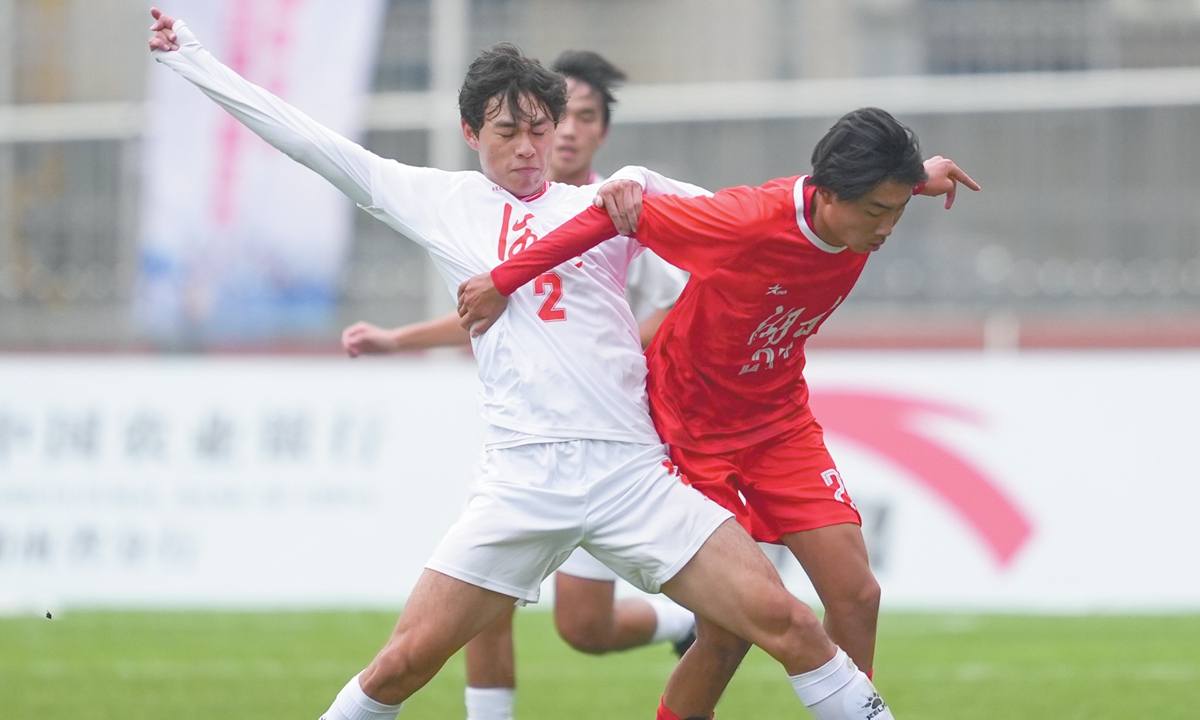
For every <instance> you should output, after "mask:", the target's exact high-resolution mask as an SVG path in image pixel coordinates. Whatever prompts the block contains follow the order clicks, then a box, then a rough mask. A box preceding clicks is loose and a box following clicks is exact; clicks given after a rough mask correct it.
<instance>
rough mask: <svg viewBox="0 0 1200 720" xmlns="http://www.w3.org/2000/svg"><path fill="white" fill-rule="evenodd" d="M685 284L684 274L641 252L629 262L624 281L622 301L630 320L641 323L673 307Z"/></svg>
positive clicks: (655, 256) (651, 254) (653, 256)
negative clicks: (626, 306)
mask: <svg viewBox="0 0 1200 720" xmlns="http://www.w3.org/2000/svg"><path fill="white" fill-rule="evenodd" d="M687 281H688V274H687V272H685V271H683V270H680V269H679V268H677V267H675V266H674V265H672V264H670V263H668V262H667V261H666V260H663V259H662V258H660V257H659V256H657V255H655V254H654V252H653V251H651V250H644V251H643V252H642V254H641V255H638V256H637V257H636V258H634V259H633V262H631V263H629V272H628V274H627V275H626V278H625V300H626V301H627V302H628V303H629V309H630V310H632V311H633V317H634V319H636V320H637V321H638V322H639V323H641V322H644V321H645V320H646V318H648V317H650V316H651V315H653V314H654V313H655V312H658V311H659V310H670V309H671V308H673V307H675V301H676V300H678V299H679V293H681V292H683V288H684V286H685V285H687Z"/></svg>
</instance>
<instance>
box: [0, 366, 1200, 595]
mask: <svg viewBox="0 0 1200 720" xmlns="http://www.w3.org/2000/svg"><path fill="white" fill-rule="evenodd" d="M808 376H809V379H810V383H811V385H812V389H813V396H812V397H813V400H812V402H813V407H814V410H815V412H816V415H817V418H818V420H819V421H820V422H821V423H822V425H823V426H824V428H825V431H826V440H827V442H828V445H829V447H830V450H831V452H832V454H833V456H834V459H835V460H836V461H837V463H838V475H839V477H840V479H841V480H842V482H844V483H845V486H846V487H847V488H848V490H849V494H850V497H851V498H852V500H853V501H854V502H855V503H856V504H857V506H858V508H859V509H860V510H861V511H862V514H863V517H864V523H865V525H864V531H865V534H866V537H867V541H868V546H869V549H870V552H871V554H872V561H873V563H874V565H875V569H876V572H877V574H878V577H879V579H880V581H881V583H882V585H883V588H884V607H885V609H887V608H891V609H963V610H1015V611H1021V610H1035V611H1070V612H1077V611H1145V610H1150V611H1154V610H1177V609H1182V610H1191V611H1195V610H1197V609H1200V576H1198V575H1197V574H1196V573H1193V572H1188V568H1189V567H1190V565H1189V562H1191V559H1193V558H1196V557H1198V556H1200V531H1198V530H1197V524H1196V523H1195V521H1194V520H1193V516H1194V515H1195V513H1196V508H1197V507H1200V443H1198V442H1197V438H1200V353H1197V352H1177V353H1047V354H1022V355H1015V354H1014V355H982V354H977V353H961V354H956V353H833V352H825V353H813V354H812V356H811V357H810V358H809V369H808ZM0 377H4V378H5V382H4V383H3V384H2V385H0V609H3V608H6V607H7V608H22V609H23V608H30V609H34V610H37V609H38V608H39V607H41V606H42V605H46V606H48V607H53V606H61V605H95V604H103V605H118V606H121V605H135V606H204V607H243V606H259V607H261V606H279V605H286V606H382V607H395V606H397V605H398V604H399V603H400V602H401V600H402V598H403V597H404V596H405V594H406V593H407V592H408V591H409V589H410V588H411V587H412V583H413V582H415V580H416V577H417V576H418V574H419V573H420V571H421V567H422V565H423V563H424V561H425V560H426V559H427V557H428V556H429V554H430V553H431V552H432V549H433V547H434V545H435V544H436V542H437V540H438V539H439V538H440V537H441V535H442V533H443V532H444V531H445V530H446V528H447V527H449V525H450V524H451V523H452V522H453V520H454V519H455V518H456V517H457V515H458V513H459V510H460V509H461V506H462V502H463V499H464V498H465V496H466V492H467V488H468V486H469V483H470V480H471V477H472V474H473V469H474V466H475V462H476V459H477V458H478V456H479V449H480V444H481V441H482V426H481V421H480V420H479V419H478V417H477V415H476V413H475V400H474V392H475V388H476V383H477V381H476V379H475V372H474V366H473V363H472V362H471V361H470V360H468V359H465V358H462V357H460V356H457V355H454V356H438V357H430V358H427V359H400V360H390V361H368V362H362V361H356V362H350V361H348V360H341V359H335V358H329V359H286V358H263V359H212V358H209V359H204V358H196V359H169V358H151V357H147V358H136V359H130V358H88V357H69V358H68V357H64V358H44V357H36V358H31V357H7V358H0ZM837 479H838V478H832V477H831V486H832V483H833V482H836V480H837ZM1181 558H1182V559H1183V562H1181V561H1180V559H1181ZM782 567H783V570H784V578H785V580H786V581H787V582H788V583H789V585H790V586H791V587H793V589H795V591H796V592H797V593H798V594H800V595H801V596H802V597H805V598H806V599H813V594H812V590H811V588H809V587H807V586H806V584H805V583H804V581H803V577H802V574H801V573H800V571H799V568H798V567H797V566H796V565H795V564H794V561H790V560H789V561H786V562H784V563H782Z"/></svg>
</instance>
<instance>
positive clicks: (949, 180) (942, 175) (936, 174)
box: [917, 155, 980, 210]
mask: <svg viewBox="0 0 1200 720" xmlns="http://www.w3.org/2000/svg"><path fill="white" fill-rule="evenodd" d="M925 173H926V174H927V175H929V179H928V180H926V181H925V184H924V185H923V186H921V189H920V190H919V191H918V192H917V194H918V195H928V196H930V197H937V196H938V195H945V196H946V209H947V210H949V209H950V206H952V205H953V204H954V196H955V193H957V192H958V184H959V183H960V182H961V183H962V184H963V185H966V186H967V187H969V188H971V189H972V190H976V191H978V190H979V189H980V188H979V183H977V182H975V181H974V180H972V179H971V178H970V176H969V175H967V174H966V173H965V172H963V171H962V170H961V169H960V168H959V167H958V166H957V165H955V164H954V161H953V160H951V159H950V158H944V157H942V156H941V155H934V156H933V157H931V158H929V159H928V160H926V161H925Z"/></svg>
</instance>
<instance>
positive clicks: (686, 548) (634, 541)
mask: <svg viewBox="0 0 1200 720" xmlns="http://www.w3.org/2000/svg"><path fill="white" fill-rule="evenodd" d="M668 467H670V465H669V461H668V459H667V455H666V452H665V451H664V449H663V446H661V445H638V444H635V443H623V442H612V441H607V440H571V441H566V442H552V443H539V444H534V445H522V446H518V447H514V448H504V449H495V450H489V451H487V453H486V454H485V458H484V462H483V467H482V469H481V476H480V480H479V482H478V483H476V485H475V487H474V489H473V490H472V491H471V496H470V498H469V499H468V500H467V509H466V511H464V512H463V515H462V517H460V518H459V519H458V522H456V523H455V524H454V526H453V527H451V528H450V530H449V531H448V532H447V533H446V536H445V537H444V538H442V541H441V542H440V543H439V544H438V546H437V549H435V550H434V551H433V557H431V558H430V559H429V562H428V563H426V565H425V567H427V568H429V569H430V570H436V571H437V572H440V573H443V574H445V575H449V576H450V577H453V578H456V579H458V580H462V581H463V582H468V583H471V584H472V585H477V586H479V587H482V588H487V589H488V590H493V591H495V592H499V593H503V594H505V595H512V596H514V597H516V598H517V600H518V602H522V601H523V602H537V599H538V594H539V590H540V586H541V583H542V580H544V579H545V578H546V577H547V576H548V575H549V574H550V573H552V572H554V569H555V568H557V567H558V566H559V565H561V564H562V563H563V561H564V560H566V559H567V556H568V555H570V554H571V552H572V551H573V550H574V549H575V548H576V547H583V548H584V549H586V550H587V551H588V552H589V553H591V554H592V556H593V557H595V558H596V559H597V560H599V561H601V562H602V563H603V564H605V565H607V566H608V567H610V568H612V569H613V571H614V572H616V574H617V575H618V576H620V577H622V578H624V579H625V580H628V581H629V583H630V584H632V585H633V586H634V587H636V588H638V589H639V590H642V591H645V592H650V593H656V592H658V591H659V588H660V587H662V584H663V583H664V582H666V581H667V580H670V579H671V578H672V577H674V576H675V573H677V572H679V570H680V569H682V568H683V566H684V565H685V564H687V562H688V560H691V559H692V556H693V555H695V554H696V552H697V551H698V550H699V549H700V546H701V545H703V544H704V541H705V540H707V539H708V537H709V535H711V534H712V533H713V531H714V530H716V529H717V527H718V526H719V525H720V524H721V523H723V522H725V521H726V520H727V519H729V518H731V517H732V515H731V514H730V512H729V511H728V510H726V509H725V508H723V507H721V506H720V505H717V504H716V503H714V502H713V501H711V500H709V499H708V498H706V497H704V496H703V495H701V494H700V493H699V492H698V491H696V490H694V489H692V488H691V487H689V486H687V485H685V484H683V483H682V482H680V481H679V479H678V477H677V476H675V475H672V474H671V473H670V471H669V470H668Z"/></svg>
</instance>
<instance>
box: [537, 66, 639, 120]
mask: <svg viewBox="0 0 1200 720" xmlns="http://www.w3.org/2000/svg"><path fill="white" fill-rule="evenodd" d="M554 72H556V73H559V74H560V75H564V76H566V77H569V78H574V79H576V80H578V81H580V82H585V83H587V84H588V85H591V86H592V89H593V90H595V91H596V94H598V95H599V96H600V100H601V102H602V103H603V104H604V127H608V123H609V121H610V120H612V106H613V104H614V103H616V102H617V99H616V98H615V97H613V94H612V91H613V88H615V87H617V86H618V85H620V84H621V83H622V82H624V81H625V73H623V72H621V70H620V69H619V68H618V67H617V66H616V65H613V64H612V63H610V62H609V61H607V60H605V59H604V57H603V56H602V55H600V54H599V53H594V52H592V51H591V50H566V51H564V52H563V54H561V55H559V56H558V59H557V60H555V61H554Z"/></svg>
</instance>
